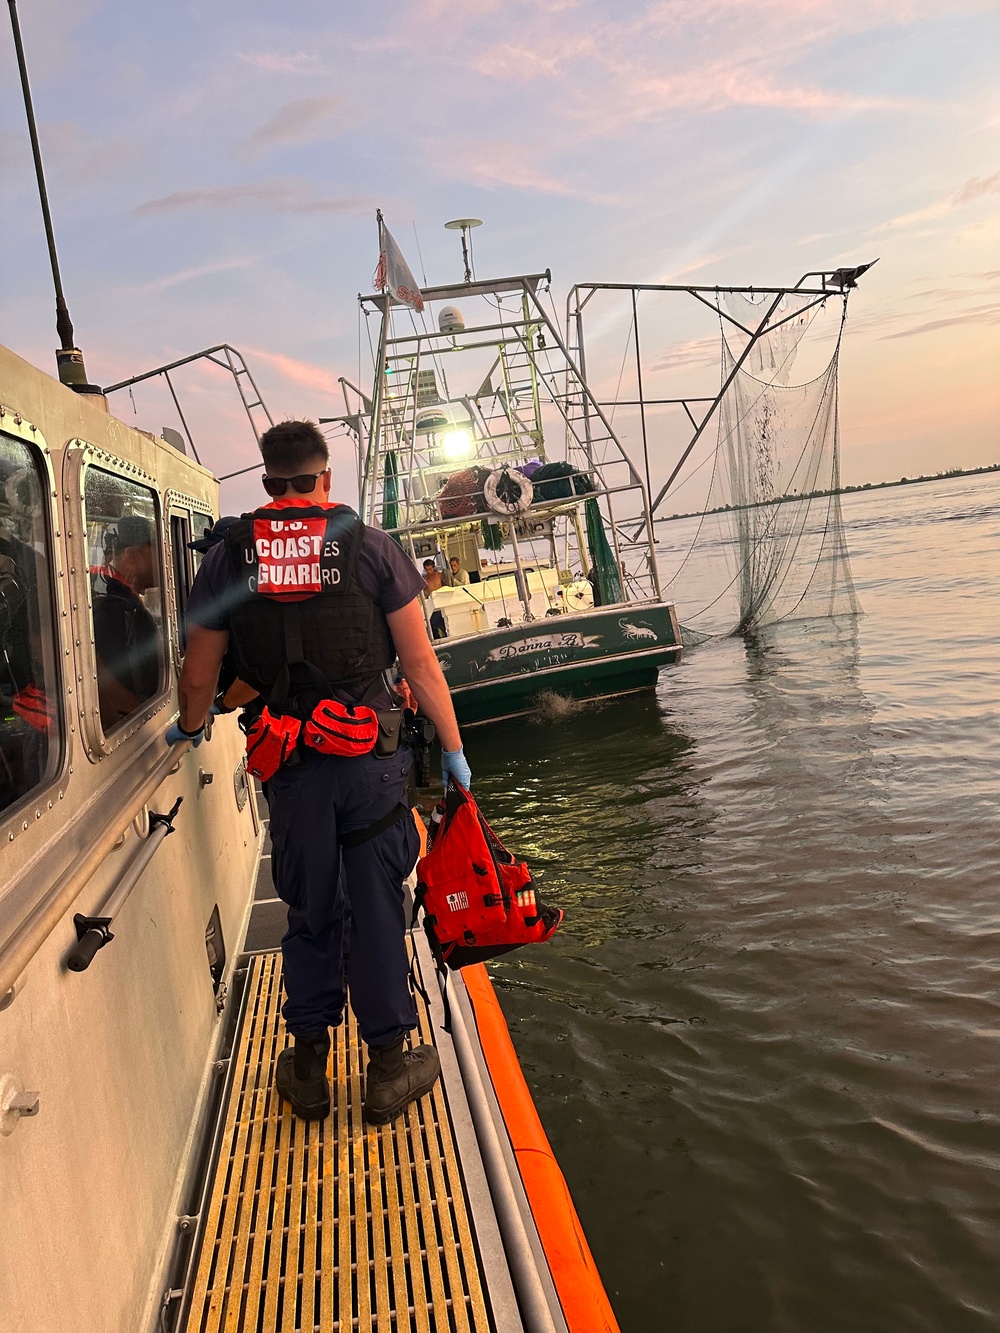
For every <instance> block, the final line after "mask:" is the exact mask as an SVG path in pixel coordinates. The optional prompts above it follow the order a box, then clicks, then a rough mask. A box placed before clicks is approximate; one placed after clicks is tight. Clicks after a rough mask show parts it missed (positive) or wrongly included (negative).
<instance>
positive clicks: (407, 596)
mask: <svg viewBox="0 0 1000 1333" xmlns="http://www.w3.org/2000/svg"><path fill="white" fill-rule="evenodd" d="M355 577H356V578H357V580H358V582H359V583H360V585H361V587H362V588H363V589H364V590H365V592H366V593H367V594H368V595H369V597H371V598H373V600H374V601H375V603H376V604H377V605H378V606H379V607H381V609H382V612H383V614H385V615H388V614H390V613H391V612H393V611H399V610H401V609H402V608H403V607H404V606H407V605H409V603H410V602H412V601H413V599H414V598H415V597H417V596H418V595H419V594H420V593H422V592H423V590H424V580H423V578H422V577H421V576H420V575H419V574H418V573H417V571H416V569H415V568H414V566H413V563H412V562H411V561H410V559H409V557H408V556H407V555H406V554H405V552H404V551H403V550H402V548H401V547H400V546H399V544H398V543H397V542H395V541H394V540H393V539H392V537H389V536H387V535H386V533H384V532H382V531H381V530H380V529H379V528H371V527H368V526H367V525H366V526H365V531H364V539H363V541H362V543H361V550H360V551H359V552H358V563H357V566H356V568H355ZM245 595H246V584H245V582H241V581H240V579H239V576H238V575H237V573H236V571H235V570H234V569H233V566H232V561H231V559H230V556H229V553H228V551H227V550H226V547H225V544H224V543H222V542H220V543H219V545H217V546H213V547H212V549H211V550H210V551H209V552H208V553H207V554H206V556H205V558H204V560H203V561H202V563H201V568H200V569H199V570H198V573H197V574H196V575H195V580H194V583H193V584H192V585H191V593H190V595H189V597H188V602H187V619H188V621H189V622H190V623H191V624H193V625H200V626H201V627H202V628H203V629H214V630H228V629H229V614H230V612H231V611H232V609H233V607H234V606H235V605H236V604H237V602H238V601H239V600H240V599H241V598H242V597H244V596H245ZM390 633H391V632H390ZM363 693H364V690H363V689H360V688H359V689H356V690H335V691H334V694H335V695H336V697H337V698H338V699H340V700H341V702H343V703H357V702H358V701H359V700H360V699H361V697H362V695H363ZM390 702H391V701H390V697H389V694H388V692H386V693H385V694H384V695H380V696H379V697H378V698H377V699H375V700H374V702H373V704H372V706H373V707H374V708H388V707H389V705H390Z"/></svg>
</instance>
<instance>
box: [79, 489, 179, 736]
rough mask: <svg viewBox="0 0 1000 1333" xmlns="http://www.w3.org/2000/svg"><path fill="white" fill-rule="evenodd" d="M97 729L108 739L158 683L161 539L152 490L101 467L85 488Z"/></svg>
mask: <svg viewBox="0 0 1000 1333" xmlns="http://www.w3.org/2000/svg"><path fill="white" fill-rule="evenodd" d="M84 510H85V513H86V519H87V547H88V554H89V561H90V586H91V602H92V607H93V617H94V649H95V653H96V656H97V689H98V696H99V699H100V707H101V726H102V727H103V728H104V732H105V734H106V735H107V734H108V733H110V732H112V731H113V730H114V729H115V728H116V727H118V726H120V725H121V724H122V723H123V722H125V721H126V719H127V718H129V717H131V716H132V714H133V713H135V712H137V711H138V710H139V709H140V708H141V707H142V705H143V704H144V703H146V702H148V701H149V700H150V699H152V698H154V697H155V695H157V694H158V693H159V690H160V685H161V682H162V680H163V670H164V654H163V601H162V583H161V578H160V568H161V558H160V555H161V553H160V535H159V525H158V523H157V518H156V500H155V496H154V494H153V492H152V491H151V490H149V489H148V488H147V487H145V486H140V485H138V484H137V483H136V482H134V481H128V480H126V478H124V477H119V476H117V475H116V474H115V473H113V472H105V471H103V470H102V469H101V468H96V467H91V468H88V469H87V476H86V481H85V483H84Z"/></svg>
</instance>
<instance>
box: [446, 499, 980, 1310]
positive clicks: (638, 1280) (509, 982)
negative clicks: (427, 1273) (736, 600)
mask: <svg viewBox="0 0 1000 1333" xmlns="http://www.w3.org/2000/svg"><path fill="white" fill-rule="evenodd" d="M844 501H845V503H844V513H845V519H846V522H847V527H848V537H849V542H850V547H851V553H852V560H853V568H854V574H855V579H856V583H857V587H858V591H859V594H860V597H861V600H862V604H863V607H864V611H865V615H864V616H863V617H862V618H860V619H859V620H857V621H853V622H849V623H846V624H845V623H841V624H840V625H836V626H835V625H832V624H830V623H819V624H816V623H814V624H801V625H795V626H785V627H779V628H778V629H775V630H773V631H770V632H767V633H764V634H761V635H760V637H759V638H757V639H756V640H754V641H751V642H744V641H742V640H740V641H736V640H724V641H718V642H712V643H709V644H707V645H705V646H703V647H701V648H698V649H695V650H692V651H690V652H689V653H688V655H687V656H686V659H685V660H684V662H683V664H682V665H680V666H679V667H678V668H676V669H673V670H669V671H666V672H664V673H662V674H661V678H660V687H659V691H658V693H657V695H656V696H655V698H654V697H653V696H650V697H648V698H646V699H640V700H631V701H628V700H625V701H622V702H620V703H618V704H613V705H608V706H605V707H603V708H592V709H588V710H586V711H584V712H582V713H580V714H578V715H577V716H575V717H572V718H570V719H567V720H564V721H561V722H558V723H555V722H535V723H532V724H529V725H517V726H510V725H508V726H506V727H504V726H500V727H496V728H493V729H488V730H483V731H479V732H477V733H473V734H472V735H471V736H470V737H469V746H468V748H469V751H470V756H471V759H472V763H473V767H474V769H475V772H476V790H477V794H478V795H479V797H480V799H481V800H482V802H483V804H484V806H485V808H486V811H487V814H488V815H489V817H490V819H491V822H493V823H494V824H495V825H496V826H497V828H498V831H499V832H500V833H501V834H502V835H503V836H504V837H505V838H506V839H507V841H508V842H509V844H510V845H511V847H512V848H513V849H514V850H516V851H517V852H519V853H521V854H523V855H525V856H526V857H527V858H528V859H529V861H530V864H531V865H532V867H533V869H535V870H536V871H538V872H541V882H542V884H543V885H544V887H545V890H546V894H547V896H548V897H550V898H551V899H552V900H553V901H554V902H556V903H558V904H560V905H561V906H563V907H564V908H565V909H566V911H567V919H566V923H565V926H564V928H563V930H562V931H561V932H560V935H559V936H558V937H557V938H556V940H555V941H553V942H552V943H551V944H549V945H547V946H545V947H544V948H539V949H536V950H534V951H525V953H524V955H523V956H522V957H518V958H517V959H516V961H512V962H507V963H503V964H500V965H496V966H495V967H494V979H495V981H496V983H497V986H498V990H499V993H500V996H501V1000H502V1003H503V1006H504V1010H505V1012H506V1013H507V1016H508V1019H509V1021H510V1025H511V1030H512V1033H513V1036H514V1041H515V1044H516V1046H517V1048H518V1051H519V1054H520V1056H521V1059H522V1063H523V1066H524V1069H525V1072H526V1075H527V1077H528V1080H529V1083H530V1084H531V1086H532V1088H533V1091H534V1093H535V1097H536V1101H537V1104H538V1107H539V1111H540V1113H541V1117H542V1120H543V1121H544V1123H545V1126H546V1129H547V1130H548V1132H549V1135H550V1137H551V1139H552V1142H553V1145H554V1147H555V1150H556V1153H557V1155H558V1157H559V1160H560V1162H561V1164H562V1166H563V1169H564V1171H565V1174H566V1176H567V1179H568V1181H569V1184H570V1188H571V1189H572V1191H573V1195H574V1198H575V1200H576V1203H577V1207H578V1210H579V1212H580V1214H581V1217H582V1219H583V1223H584V1226H585V1228H586V1231H587V1234H588V1237H589V1239H590V1242H591V1245H592V1248H593V1250H594V1253H595V1255H596V1258H597V1261H598V1264H599V1266H600V1268H601V1271H602V1273H603V1275H604V1278H605V1282H606V1285H607V1288H608V1291H609V1294H610V1296H611V1299H612V1303H613V1304H614V1306H615V1308H616V1311H617V1312H618V1315H619V1318H620V1321H621V1325H622V1329H623V1331H624V1333H650V1331H654V1333H656V1331H658V1330H664V1331H665V1333H666V1331H667V1330H671V1331H676V1333H744V1331H745V1333H869V1330H870V1331H871V1333H876V1330H877V1333H918V1330H919V1331H921V1333H922V1331H923V1330H926V1331H927V1333H973V1331H977V1333H978V1331H979V1330H983V1331H985V1330H991V1333H993V1331H995V1330H996V1329H997V1327H998V1326H1000V1262H998V1261H1000V1111H998V1099H1000V1091H998V1090H1000V1006H998V994H997V982H998V979H1000V962H998V959H1000V873H998V866H1000V853H998V826H997V818H996V816H997V800H996V788H997V775H998V771H1000V746H998V727H997V713H998V709H997V662H996V659H997V655H998V646H1000V590H998V585H1000V482H998V481H997V480H996V479H995V478H985V479H984V478H972V479H968V480H959V481H957V482H953V483H950V484H929V485H921V486H913V487H903V488H899V489H892V490H886V491H879V492H875V493H874V494H871V493H869V494H866V495H859V496H846V497H844ZM663 538H664V541H665V542H667V541H669V542H670V543H671V544H672V545H676V546H678V547H682V546H683V541H684V532H683V531H682V530H681V527H680V525H679V524H674V525H667V526H666V528H665V530H664V532H663ZM678 600H680V599H678Z"/></svg>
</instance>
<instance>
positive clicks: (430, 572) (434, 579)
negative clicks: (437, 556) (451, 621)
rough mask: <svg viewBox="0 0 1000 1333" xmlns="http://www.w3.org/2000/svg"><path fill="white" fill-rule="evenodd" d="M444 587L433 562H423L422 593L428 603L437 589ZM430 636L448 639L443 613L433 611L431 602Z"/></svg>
mask: <svg viewBox="0 0 1000 1333" xmlns="http://www.w3.org/2000/svg"><path fill="white" fill-rule="evenodd" d="M444 586H445V582H444V575H443V574H442V573H441V571H440V569H438V567H437V565H436V564H435V563H434V561H433V560H425V561H424V593H425V594H426V596H427V598H428V601H429V600H430V598H431V596H432V595H433V594H434V593H436V592H437V591H438V589H440V588H443V587H444ZM430 605H431V634H432V635H433V636H434V638H435V639H446V638H447V637H448V626H447V624H446V623H445V618H444V613H443V612H442V611H438V610H435V609H434V603H433V602H431V603H430Z"/></svg>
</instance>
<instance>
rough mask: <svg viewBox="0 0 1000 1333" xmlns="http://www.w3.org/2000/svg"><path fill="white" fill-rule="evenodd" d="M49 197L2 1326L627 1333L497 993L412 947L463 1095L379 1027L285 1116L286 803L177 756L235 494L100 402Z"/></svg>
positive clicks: (7, 746)
mask: <svg viewBox="0 0 1000 1333" xmlns="http://www.w3.org/2000/svg"><path fill="white" fill-rule="evenodd" d="M10 11H11V18H12V20H13V23H14V33H15V42H16V46H17V50H18V56H19V59H20V62H21V72H22V82H23V85H24V92H25V100H26V103H27V107H28V112H29V124H30V125H31V130H32V140H33V146H34V147H35V149H36V153H35V161H36V169H37V170H38V173H39V184H40V185H41V184H42V181H41V159H40V155H39V154H38V151H37V139H36V138H35V133H34V124H33V120H32V118H31V112H30V99H29V97H28V89H27V78H26V74H25V72H24V63H23V52H22V49H21V44H20V34H19V32H18V28H17V13H16V4H15V3H14V0H11V4H10ZM41 198H42V205H43V216H44V218H45V222H46V231H47V234H48V239H49V248H50V255H51V259H52V268H53V277H54V280H55V286H56V302H57V311H58V331H59V335H60V343H61V346H60V349H59V352H58V353H57V363H58V366H59V379H58V380H57V379H55V378H53V377H52V376H50V375H47V374H45V373H44V372H43V371H41V370H39V369H37V368H36V367H34V366H32V365H29V364H28V363H27V362H25V361H24V360H22V359H21V358H20V357H18V356H17V355H16V354H15V353H14V352H13V351H9V350H8V349H6V348H2V347H0V1179H2V1181H3V1208H2V1209H0V1326H2V1327H3V1329H4V1330H7V1329H11V1330H14V1329H19V1330H26V1331H30V1333H57V1331H59V1333H62V1331H63V1330H74V1329H86V1330H87V1333H126V1331H127V1333H180V1331H181V1330H187V1331H190V1333H195V1331H197V1333H209V1330H212V1331H219V1330H227V1331H228V1333H253V1331H257V1333H274V1331H275V1330H279V1329H280V1330H283V1331H284V1333H291V1331H293V1330H294V1331H295V1333H314V1331H315V1330H322V1333H330V1331H331V1330H341V1333H347V1331H348V1330H352V1329H357V1330H365V1331H366V1333H367V1330H378V1333H390V1330H391V1333H405V1331H412V1333H438V1331H440V1333H444V1331H445V1330H447V1331H448V1333H615V1330H616V1328H617V1325H616V1323H615V1319H614V1315H613V1313H612V1311H611V1306H610V1304H609V1302H608V1299H607V1296H606V1294H605V1292H604V1289H603V1286H602V1285H601V1281H600V1277H599V1275H598V1273H597V1270H596V1267H595V1265H594V1262H593V1259H592V1257H591V1255H590V1252H589V1249H588V1247H587V1243H586V1240H585V1237H584V1235H583V1231H582V1228H581V1227H580V1224H579V1221H578V1219H577V1217H576V1213H575V1211H574V1209H573V1205H572V1203H571V1201H570V1198H569V1193H568V1190H567V1188H566V1184H565V1181H564V1180H563V1178H562V1175H561V1173H560V1171H559V1168H558V1165H557V1164H556V1162H555V1159H554V1157H553V1155H552V1152H551V1149H550V1147H549V1145H548V1143H547V1141H546V1139H545V1135H544V1132H543V1130H542V1127H541V1125H540V1123H539V1121H538V1117H537V1114H536V1112H535V1110H534V1107H533V1105H532V1102H531V1098H530V1095H529V1093H528V1089H527V1087H526V1085H525V1083H524V1079H523V1076H522V1074H521V1071H520V1068H519V1066H518V1063H517V1058H516V1055H515V1054H514V1050H513V1047H512V1045H511V1043H510V1038H509V1035H508V1033H507V1029H506V1025H505V1023H504V1021H503V1016H502V1014H501V1012H500V1009H499V1006H498V1004H497V1001H496V996H495V995H494V994H493V991H492V987H491V985H490V982H489V978H488V976H487V974H486V972H485V971H484V970H483V969H482V968H481V967H480V968H477V969H468V970H467V971H466V973H465V975H464V976H463V975H461V974H451V975H449V977H448V979H447V981H446V982H443V983H441V984H440V985H439V983H438V981H437V978H436V974H435V971H434V968H433V964H432V961H431V959H430V956H429V952H428V947H427V944H426V941H425V940H424V938H423V936H422V935H420V934H419V933H418V934H414V935H412V936H411V938H410V941H409V947H410V949H411V953H412V960H413V972H414V976H415V977H416V979H417V980H418V981H419V980H420V979H421V977H422V978H423V989H422V990H421V991H420V993H419V1001H418V1010H419V1030H418V1032H417V1033H416V1034H414V1035H415V1039H416V1040H417V1041H425V1042H433V1043H434V1044H435V1045H436V1046H437V1048H438V1051H439V1054H440V1057H441V1065H442V1078H441V1081H440V1083H439V1084H438V1085H437V1086H436V1087H435V1089H434V1090H433V1092H432V1094H430V1095H428V1096H427V1097H425V1098H423V1099H421V1100H420V1102H419V1103H414V1104H411V1105H410V1106H409V1107H408V1108H407V1110H406V1112H405V1113H404V1114H403V1115H402V1116H401V1117H400V1118H399V1119H398V1120H396V1121H395V1122H393V1123H392V1124H391V1125H387V1126H382V1127H379V1128H374V1127H371V1126H368V1125H366V1124H364V1123H363V1120H362V1103H363V1077H364V1076H363V1070H364V1048H363V1046H362V1044H361V1043H360V1041H359V1038H358V1034H357V1031H356V1028H355V1027H354V1025H353V1023H352V1022H351V1021H349V1022H348V1023H347V1024H346V1025H345V1026H343V1027H341V1028H339V1029H337V1031H336V1032H335V1034H334V1038H335V1040H334V1044H333V1049H332V1051H331V1065H330V1069H329V1073H330V1079H331V1084H332V1089H333V1103H334V1105H333V1113H332V1115H331V1116H330V1117H328V1118H327V1119H326V1120H324V1121H321V1122H307V1121H300V1120H298V1119H296V1118H295V1117H294V1116H293V1115H292V1113H291V1109H290V1107H289V1106H288V1105H287V1104H286V1103H283V1102H282V1101H281V1099H280V1097H279V1096H278V1094H277V1092H276V1091H275V1088H274V1070H275V1063H276V1059H277V1056H278V1054H279V1053H280V1051H281V1050H283V1049H284V1048H285V1046H286V1045H287V1044H288V1043H289V1038H288V1036H287V1034H286V1032H285V1029H284V1025H283V1022H282V1019H281V1014H280V999H281V990H282V976H281V959H280V949H279V943H280V937H281V934H282V931H283V919H284V905H283V904H282V903H280V902H278V900H277V899H276V897H275V895H274V890H273V887H272V880H271V873H270V854H271V848H270V843H269V840H268V834H267V816H266V807H265V806H264V805H263V803H262V802H261V800H260V795H259V793H258V792H257V791H256V790H255V789H254V786H253V783H252V782H250V781H249V780H248V777H247V772H246V767H245V759H244V740H243V736H242V735H241V733H240V731H239V729H238V727H237V725H236V721H235V719H234V718H233V717H220V718H218V719H216V721H215V724H214V725H213V726H211V727H209V728H208V729H207V734H206V738H205V740H204V741H203V742H202V743H201V744H200V745H199V746H198V747H197V748H192V747H191V746H190V745H188V744H184V745H180V746H173V747H168V746H167V744H166V743H165V739H164V737H165V732H166V730H167V727H168V725H169V723H170V722H171V720H172V719H173V718H175V717H176V716H177V677H178V673H179V670H180V667H181V664H182V662H183V658H184V652H185V635H184V611H185V604H186V599H187V595H188V592H189V589H190V587H191V583H192V581H193V578H194V575H195V572H196V553H195V552H194V551H193V550H192V548H191V544H190V543H191V539H192V537H196V536H197V535H198V534H199V533H200V532H201V530H202V529H203V528H204V527H205V526H207V525H209V524H211V523H212V522H213V521H214V520H215V519H216V518H217V517H218V515H219V486H218V481H217V479H216V478H215V477H214V476H213V475H212V474H211V473H210V472H209V471H208V470H207V469H206V468H204V467H202V466H201V465H200V464H199V463H198V461H197V460H196V458H194V457H191V456H189V455H188V454H187V452H186V448H185V444H186V442H185V440H184V439H183V437H181V436H179V435H176V434H174V433H172V434H171V438H170V439H168V438H164V436H161V435H154V434H151V433H149V432H145V431H141V430H138V429H136V428H134V427H131V426H129V425H127V424H125V423H124V422H122V421H120V420H118V419H117V418H115V417H114V416H113V415H112V414H111V413H110V411H109V408H108V402H107V396H106V394H105V393H103V392H102V391H101V389H100V388H99V387H98V386H96V385H93V384H91V383H89V381H88V379H87V375H86V370H85V367H84V362H83V357H82V354H81V353H80V351H79V349H78V348H77V347H76V345H75V342H74V336H73V329H72V324H71V323H70V319H69V311H68V308H67V305H66V302H65V299H64V296H63V291H62V286H61V282H60V278H59V272H58V266H57V264H56V256H55V245H54V240H53V235H52V229H51V225H50V222H49V217H48V210H47V205H46V201H45V193H44V188H43V189H42V190H41ZM213 351H220V352H221V351H223V349H221V348H219V349H213ZM237 368H238V367H237ZM233 373H234V375H235V374H236V373H237V371H236V369H234V370H233ZM245 401H247V400H246V399H245ZM249 410H250V408H249V406H248V411H249Z"/></svg>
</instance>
